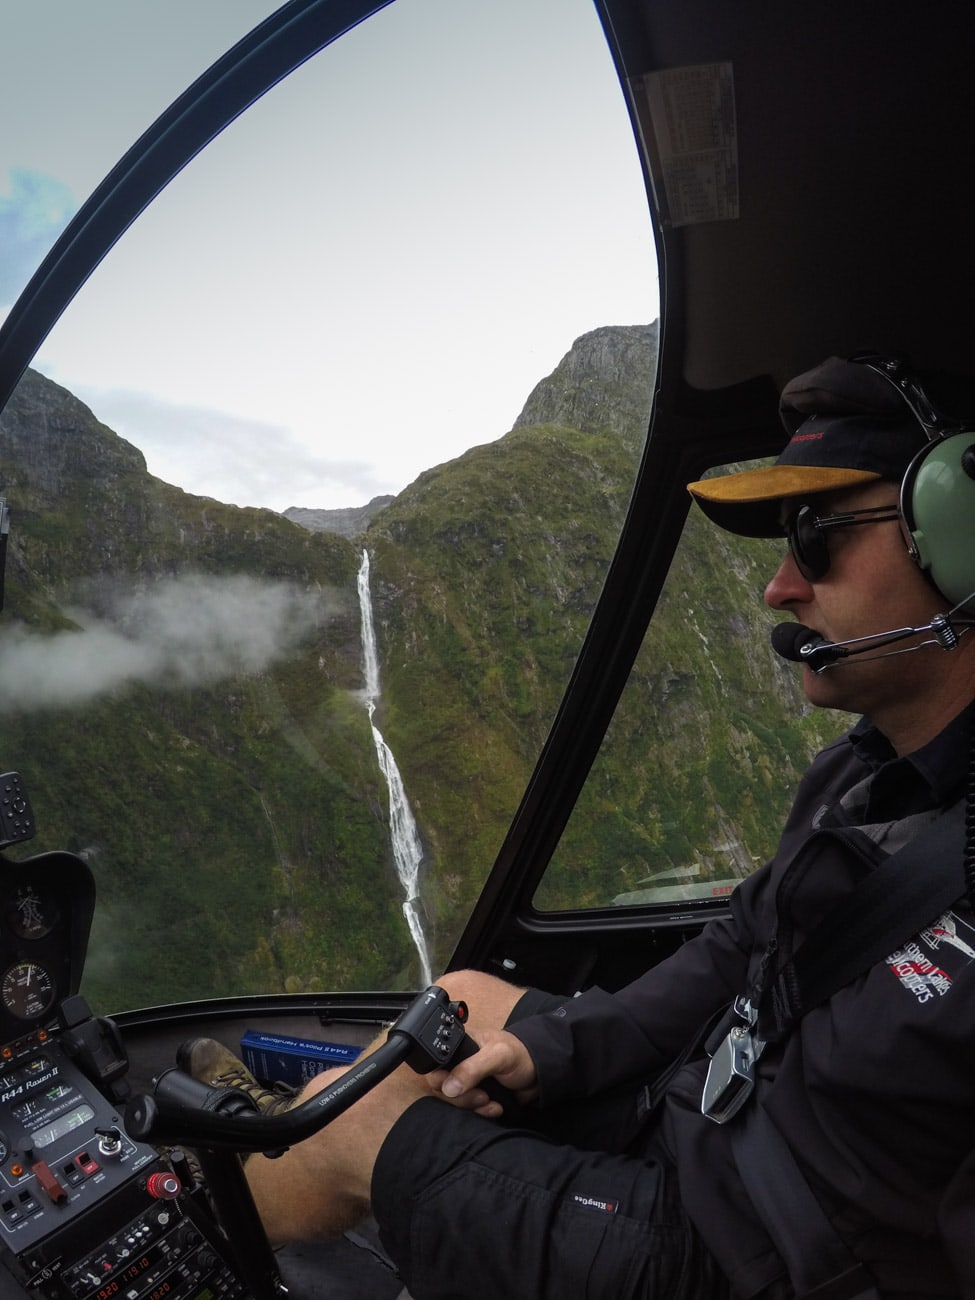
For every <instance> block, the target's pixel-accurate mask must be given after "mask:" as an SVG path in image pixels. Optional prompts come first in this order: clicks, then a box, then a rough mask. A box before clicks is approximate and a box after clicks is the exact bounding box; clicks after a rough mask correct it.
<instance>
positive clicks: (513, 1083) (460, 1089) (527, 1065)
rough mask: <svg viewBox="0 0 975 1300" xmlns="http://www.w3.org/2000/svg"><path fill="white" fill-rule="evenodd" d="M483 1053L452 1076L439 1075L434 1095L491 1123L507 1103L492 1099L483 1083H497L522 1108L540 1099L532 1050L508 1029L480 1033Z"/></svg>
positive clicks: (434, 1079) (434, 1081)
mask: <svg viewBox="0 0 975 1300" xmlns="http://www.w3.org/2000/svg"><path fill="white" fill-rule="evenodd" d="M477 1038H478V1048H479V1050H478V1051H477V1052H475V1053H474V1055H473V1056H469V1057H467V1059H466V1060H463V1061H460V1062H459V1063H458V1064H457V1065H455V1066H454V1068H453V1069H452V1070H451V1071H450V1072H449V1073H445V1072H443V1071H438V1075H439V1077H436V1076H431V1077H430V1078H429V1080H428V1081H429V1083H430V1084H431V1085H432V1086H433V1088H434V1091H437V1090H439V1092H440V1093H441V1095H442V1096H443V1097H445V1098H446V1099H447V1100H448V1101H450V1102H452V1103H453V1104H454V1105H455V1106H460V1107H461V1108H462V1109H464V1110H473V1111H476V1112H477V1113H478V1114H479V1115H485V1116H486V1117H487V1118H488V1119H497V1117H498V1116H499V1115H502V1114H503V1113H504V1110H505V1105H504V1102H503V1101H498V1100H496V1099H492V1098H491V1097H489V1096H488V1093H487V1092H486V1091H485V1089H484V1088H483V1087H479V1086H478V1085H479V1084H481V1082H482V1080H484V1079H489V1078H490V1079H494V1080H496V1081H497V1082H498V1083H500V1084H501V1085H502V1087H504V1088H507V1089H508V1091H509V1092H511V1093H513V1094H514V1096H515V1098H516V1099H517V1101H518V1102H519V1103H520V1104H521V1105H527V1104H528V1103H529V1102H531V1101H534V1100H535V1098H536V1097H537V1096H538V1088H537V1086H536V1075H535V1065H534V1062H533V1061H532V1058H531V1057H530V1056H529V1054H528V1049H527V1048H526V1047H525V1045H524V1043H522V1042H521V1040H520V1039H518V1038H515V1036H514V1034H509V1033H507V1031H506V1030H504V1029H488V1028H487V1027H484V1026H482V1027H481V1028H480V1029H479V1030H478V1034H477Z"/></svg>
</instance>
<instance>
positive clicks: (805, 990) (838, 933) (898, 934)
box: [759, 801, 965, 1040]
mask: <svg viewBox="0 0 975 1300" xmlns="http://www.w3.org/2000/svg"><path fill="white" fill-rule="evenodd" d="M964 812H965V808H964V801H961V802H959V803H957V804H955V805H953V806H952V807H951V808H950V809H949V810H948V811H947V812H945V813H944V814H943V816H941V817H938V818H937V819H936V820H935V821H934V822H932V823H931V825H930V826H926V827H925V829H924V830H923V831H921V832H920V834H918V835H916V836H915V837H914V839H912V840H911V841H910V843H909V844H906V845H905V846H904V848H902V849H900V850H898V852H896V853H892V854H891V856H890V857H889V858H888V859H887V860H886V862H884V863H882V864H881V865H880V866H879V867H877V868H876V869H875V870H873V871H871V872H870V874H869V875H868V876H867V877H866V878H865V879H864V880H862V881H861V882H860V884H859V885H857V887H856V888H855V889H854V890H853V891H852V892H851V893H849V894H847V896H846V897H845V898H844V899H843V900H842V901H841V902H840V903H839V904H837V906H836V907H834V908H833V909H832V910H831V911H830V912H828V913H827V915H826V916H825V917H824V918H823V919H822V920H821V921H820V922H819V923H818V924H817V925H816V926H815V927H814V929H813V930H812V932H811V933H810V934H809V936H808V937H807V938H806V940H805V942H804V943H803V944H802V945H801V947H800V948H799V950H798V951H797V952H796V953H795V955H794V956H793V957H792V959H791V960H790V961H788V962H786V963H785V964H784V966H783V967H782V969H781V970H780V971H779V972H778V974H777V976H776V978H775V980H774V982H773V984H772V987H771V990H770V994H771V996H770V1000H769V1006H768V1007H766V1006H762V1008H761V1010H760V1016H759V1021H760V1025H761V1027H762V1030H763V1031H765V1032H763V1037H767V1038H768V1039H770V1040H774V1039H777V1038H781V1037H783V1036H784V1034H785V1033H787V1032H788V1031H789V1030H790V1029H791V1028H792V1027H793V1025H794V1024H795V1023H797V1022H798V1021H799V1020H800V1019H801V1018H802V1017H803V1016H804V1015H805V1014H806V1013H807V1012H808V1011H811V1010H812V1009H813V1007H817V1006H819V1005H820V1004H821V1003H823V1002H826V1001H828V999H829V998H831V997H832V996H833V994H834V993H836V992H838V991H839V990H840V989H841V988H845V987H846V985H847V984H850V983H851V982H852V981H853V980H854V979H856V978H857V976H858V975H862V974H863V973H864V971H867V970H869V969H870V968H871V967H872V966H875V965H876V964H877V962H880V961H883V960H884V958H886V957H888V956H890V954H891V953H892V952H895V951H896V950H897V948H898V947H899V946H900V945H901V944H902V943H905V942H906V941H907V940H908V939H909V938H910V937H911V936H912V935H914V934H916V933H917V932H918V930H920V929H921V928H922V927H923V926H925V925H929V924H930V923H931V922H932V921H935V920H937V918H938V917H939V916H940V915H942V913H944V912H946V911H947V910H948V909H949V908H950V907H951V905H952V904H953V903H955V902H957V901H958V899H959V898H960V897H961V896H962V895H963V894H964V892H965V877H964V870H963V866H962V853H961V845H962V830H963V825H964ZM769 1011H770V1012H771V1017H772V1023H771V1024H769V1023H768V1022H767V1016H768V1014H769Z"/></svg>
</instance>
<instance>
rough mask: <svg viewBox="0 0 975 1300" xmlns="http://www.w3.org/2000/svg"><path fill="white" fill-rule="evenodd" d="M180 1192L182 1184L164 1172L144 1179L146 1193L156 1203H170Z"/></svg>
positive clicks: (159, 1171) (173, 1176)
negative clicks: (153, 1198) (154, 1199)
mask: <svg viewBox="0 0 975 1300" xmlns="http://www.w3.org/2000/svg"><path fill="white" fill-rule="evenodd" d="M182 1190H183V1184H182V1183H181V1182H180V1181H179V1179H178V1178H177V1177H176V1175H175V1174H171V1173H169V1172H167V1171H166V1170H158V1171H157V1172H156V1173H154V1174H150V1175H149V1177H148V1178H147V1179H146V1191H147V1192H148V1193H149V1195H150V1196H154V1197H155V1198H156V1200H157V1201H171V1200H173V1199H174V1198H175V1197H177V1196H179V1194H180V1192H181V1191H182Z"/></svg>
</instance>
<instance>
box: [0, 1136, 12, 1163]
mask: <svg viewBox="0 0 975 1300" xmlns="http://www.w3.org/2000/svg"><path fill="white" fill-rule="evenodd" d="M9 1155H10V1144H9V1143H8V1141H7V1135H6V1133H0V1165H2V1164H3V1163H4V1161H5V1160H6V1159H7V1156H9Z"/></svg>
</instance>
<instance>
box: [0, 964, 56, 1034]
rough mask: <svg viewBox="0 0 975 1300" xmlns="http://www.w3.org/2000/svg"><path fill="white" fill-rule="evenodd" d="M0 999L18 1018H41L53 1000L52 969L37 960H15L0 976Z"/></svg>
mask: <svg viewBox="0 0 975 1300" xmlns="http://www.w3.org/2000/svg"><path fill="white" fill-rule="evenodd" d="M0 1001H2V1002H3V1005H4V1007H5V1009H6V1010H7V1011H9V1012H10V1014H11V1015H12V1016H16V1017H17V1019H18V1020H38V1019H39V1018H40V1017H41V1016H43V1015H44V1013H45V1011H47V1010H48V1009H49V1008H50V1006H51V1003H52V1002H53V1001H54V980H53V978H52V977H51V972H50V971H49V970H46V969H45V967H43V966H42V965H41V964H40V963H39V962H36V961H18V962H14V964H13V965H12V966H8V967H7V969H6V970H5V971H4V973H3V979H2V980H0Z"/></svg>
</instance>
